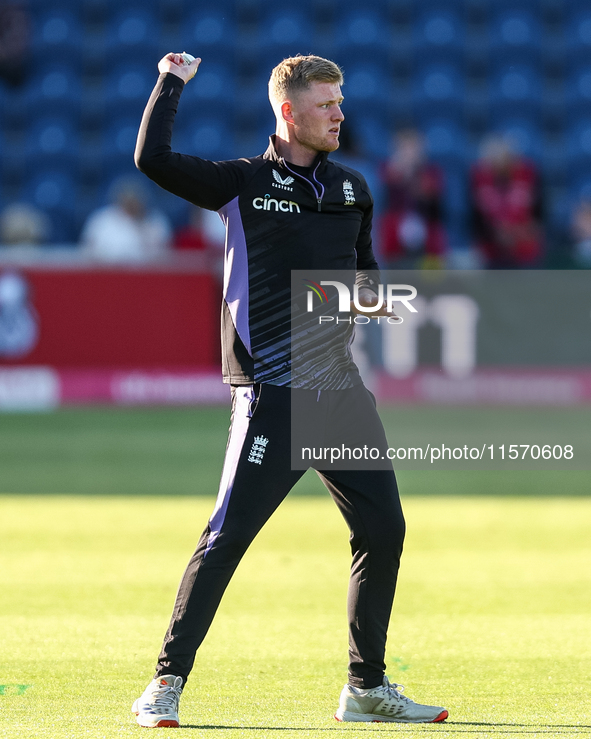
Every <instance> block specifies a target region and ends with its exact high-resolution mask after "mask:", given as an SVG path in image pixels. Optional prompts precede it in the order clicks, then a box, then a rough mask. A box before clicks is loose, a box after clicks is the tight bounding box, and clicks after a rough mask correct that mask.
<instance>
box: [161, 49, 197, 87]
mask: <svg viewBox="0 0 591 739" xmlns="http://www.w3.org/2000/svg"><path fill="white" fill-rule="evenodd" d="M200 64H201V59H200V58H197V59H194V60H193V61H192V62H191V63H190V64H187V62H186V61H185V59H184V58H183V55H182V54H173V53H170V54H167V55H166V56H163V57H162V59H161V60H160V61H159V62H158V71H159V72H160V74H166V72H170V73H171V74H175V75H176V76H177V77H180V78H181V79H182V81H183V82H184V83H185V84H186V83H187V82H188V81H189V80H190V79H193V77H194V76H195V75H196V73H197V69H198V68H199V65H200Z"/></svg>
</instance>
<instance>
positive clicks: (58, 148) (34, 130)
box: [25, 116, 80, 170]
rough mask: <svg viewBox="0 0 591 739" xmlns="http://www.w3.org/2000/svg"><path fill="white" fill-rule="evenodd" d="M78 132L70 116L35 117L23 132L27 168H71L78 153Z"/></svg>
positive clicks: (76, 161)
mask: <svg viewBox="0 0 591 739" xmlns="http://www.w3.org/2000/svg"><path fill="white" fill-rule="evenodd" d="M79 144H80V140H79V133H78V130H77V128H76V127H75V126H74V124H73V122H72V120H71V119H70V118H67V117H64V116H60V117H56V116H53V117H42V118H35V119H34V120H33V121H32V123H31V125H30V126H29V128H28V130H27V132H26V146H25V151H26V156H27V160H28V163H29V168H30V169H31V170H33V169H37V168H41V169H51V168H52V167H54V166H59V167H62V168H63V167H66V166H67V167H70V168H72V169H74V168H75V167H76V165H77V163H78V156H79Z"/></svg>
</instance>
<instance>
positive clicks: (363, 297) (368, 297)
mask: <svg viewBox="0 0 591 739" xmlns="http://www.w3.org/2000/svg"><path fill="white" fill-rule="evenodd" d="M357 302H358V303H359V305H361V306H362V307H364V308H366V307H367V308H371V307H372V306H375V305H377V303H378V296H377V295H376V294H375V293H374V291H373V290H370V289H369V288H368V287H360V288H359V300H358V301H357ZM351 313H358V314H360V315H363V316H369V317H370V318H378V317H379V316H389V317H391V318H398V316H397V315H396V314H395V313H393V312H392V311H390V312H388V309H387V305H386V301H383V302H382V305H381V306H380V308H379V309H378V310H376V311H373V312H372V313H366V312H365V311H360V310H359V309H358V308H356V307H355V303H353V301H351Z"/></svg>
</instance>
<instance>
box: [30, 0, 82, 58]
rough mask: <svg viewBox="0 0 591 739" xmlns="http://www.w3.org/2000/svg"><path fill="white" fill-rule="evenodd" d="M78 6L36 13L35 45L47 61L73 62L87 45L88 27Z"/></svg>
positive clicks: (36, 50) (35, 48)
mask: <svg viewBox="0 0 591 739" xmlns="http://www.w3.org/2000/svg"><path fill="white" fill-rule="evenodd" d="M76 11H77V6H76V5H72V6H71V7H70V8H65V9H64V8H61V9H58V8H54V9H49V10H47V9H43V10H41V11H40V12H37V13H34V14H33V24H32V25H33V28H32V44H31V46H32V48H33V49H34V53H35V57H36V58H37V59H42V60H43V63H44V64H46V63H49V64H52V63H56V62H59V63H63V64H71V63H72V59H75V58H77V57H78V56H79V55H80V53H81V50H82V48H83V40H84V29H83V25H82V22H81V20H80V17H79V16H78V14H77V12H76Z"/></svg>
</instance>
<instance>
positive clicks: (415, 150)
mask: <svg viewBox="0 0 591 739" xmlns="http://www.w3.org/2000/svg"><path fill="white" fill-rule="evenodd" d="M394 143H395V147H394V152H393V154H392V156H391V157H390V159H388V160H387V161H386V162H384V164H383V165H382V167H381V172H380V176H381V179H382V182H383V183H384V188H385V208H384V215H383V216H382V222H381V237H382V252H381V253H382V260H383V263H384V266H385V267H386V268H388V269H417V268H421V267H427V268H437V267H441V266H443V257H444V254H445V251H446V248H447V239H446V234H445V229H444V224H443V189H444V180H443V173H442V171H441V170H440V168H439V167H438V166H437V165H436V164H433V163H431V162H428V161H427V160H426V157H425V146H424V140H423V137H422V135H421V134H420V133H419V132H418V131H416V130H415V129H405V130H402V131H399V132H398V133H397V134H396V135H395V137H394Z"/></svg>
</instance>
